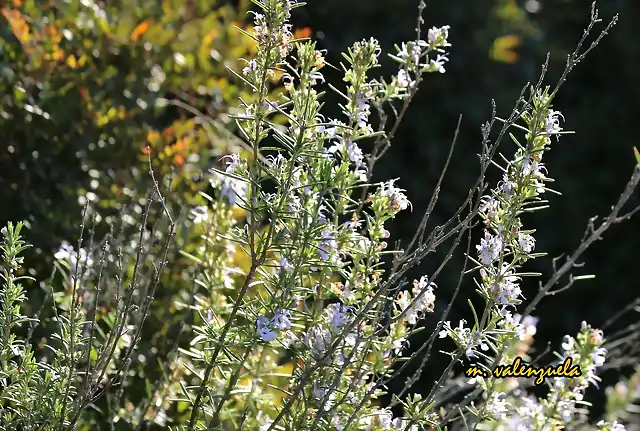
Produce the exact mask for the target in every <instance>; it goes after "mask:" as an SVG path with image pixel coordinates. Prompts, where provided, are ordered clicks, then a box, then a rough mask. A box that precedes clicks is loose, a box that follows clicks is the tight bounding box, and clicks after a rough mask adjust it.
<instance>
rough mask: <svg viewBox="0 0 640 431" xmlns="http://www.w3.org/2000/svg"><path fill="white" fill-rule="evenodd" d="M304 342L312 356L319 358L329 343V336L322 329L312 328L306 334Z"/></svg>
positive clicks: (326, 331) (327, 332)
mask: <svg viewBox="0 0 640 431" xmlns="http://www.w3.org/2000/svg"><path fill="white" fill-rule="evenodd" d="M305 342H306V344H307V346H308V347H309V349H311V353H312V354H313V356H315V357H321V356H323V355H324V352H325V351H326V349H327V347H329V345H330V343H331V334H330V333H329V331H328V330H326V329H324V328H319V327H317V326H314V327H313V328H311V329H310V330H309V332H307V334H306V336H305Z"/></svg>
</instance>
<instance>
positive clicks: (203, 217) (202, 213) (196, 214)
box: [191, 206, 209, 224]
mask: <svg viewBox="0 0 640 431" xmlns="http://www.w3.org/2000/svg"><path fill="white" fill-rule="evenodd" d="M191 214H192V215H193V222H194V223H195V224H200V223H202V222H203V221H207V220H208V219H209V213H208V211H207V207H205V206H197V207H195V208H194V209H192V210H191Z"/></svg>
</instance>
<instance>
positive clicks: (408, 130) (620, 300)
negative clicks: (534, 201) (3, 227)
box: [298, 0, 640, 411]
mask: <svg viewBox="0 0 640 431" xmlns="http://www.w3.org/2000/svg"><path fill="white" fill-rule="evenodd" d="M417 3H418V2H416V1H385V2H372V1H366V0H363V1H357V0H356V1H338V0H326V1H322V2H310V3H309V5H308V6H307V7H306V8H304V9H301V14H299V15H298V17H299V18H298V19H300V20H301V21H302V22H303V23H304V24H306V25H309V26H310V27H311V28H312V29H314V30H315V31H321V32H322V33H323V36H324V37H323V39H322V40H321V42H320V45H321V46H322V47H323V48H326V49H328V51H329V57H328V59H329V61H332V60H333V61H335V62H336V63H337V62H338V61H339V58H338V54H337V53H339V52H340V51H343V50H345V49H346V48H347V46H349V45H350V44H351V43H352V42H353V41H354V40H358V39H362V38H365V37H369V36H372V37H375V38H376V39H378V40H379V41H380V42H381V44H382V47H383V52H394V51H393V45H394V43H399V42H400V41H403V40H411V39H412V38H413V37H414V34H415V31H414V29H415V26H416V9H417ZM536 4H537V6H538V10H537V12H536V13H531V12H528V11H527V7H529V9H534V8H535V5H536ZM532 5H533V6H532ZM510 6H511V9H510ZM513 6H516V7H517V8H518V9H519V11H518V12H515V10H514V9H513ZM597 6H598V10H599V14H600V17H601V18H602V20H603V22H602V23H601V24H600V27H599V28H604V26H605V25H606V24H607V23H608V22H609V20H610V19H611V18H612V17H613V16H614V15H615V14H616V13H618V14H619V21H618V24H617V25H616V26H615V27H614V28H613V30H612V31H611V32H610V34H609V35H608V36H606V37H605V38H604V40H603V41H602V43H601V44H600V45H599V46H598V47H597V48H596V49H595V50H594V51H592V52H591V53H590V54H589V55H588V56H587V58H586V60H584V61H583V62H582V63H581V64H580V65H578V66H577V67H576V68H575V69H574V71H573V72H572V73H571V74H570V75H569V79H568V81H567V82H566V83H565V84H564V86H563V88H562V89H561V90H560V93H559V96H558V97H557V98H556V100H555V109H557V110H560V111H561V112H562V113H563V115H564V116H565V118H566V122H563V124H562V127H564V128H565V129H566V130H572V131H575V134H572V135H565V136H562V137H561V138H560V141H559V143H555V142H554V144H553V148H552V150H551V151H550V152H549V153H547V154H545V157H544V162H545V164H546V166H547V167H548V169H549V176H550V177H552V178H554V179H555V181H556V182H555V183H554V184H552V187H553V188H555V189H556V190H558V191H560V192H561V193H562V195H563V196H556V195H554V194H547V195H546V196H545V198H546V199H548V200H549V201H550V206H551V207H550V208H549V209H546V210H543V211H539V212H536V213H535V214H534V215H527V216H524V218H523V223H525V226H527V228H528V227H531V228H535V229H537V230H538V231H537V232H536V233H535V234H534V236H535V238H536V240H537V242H536V250H537V251H542V252H547V253H549V256H548V258H539V259H537V260H535V261H532V262H529V263H528V264H527V265H526V268H525V269H528V270H531V271H537V272H541V273H542V274H543V276H542V279H543V280H546V279H547V278H548V277H549V276H550V275H551V272H552V271H551V258H552V257H555V256H559V255H561V254H562V253H571V252H572V251H573V250H574V249H575V248H576V247H577V246H578V244H579V242H580V239H581V237H582V235H583V233H584V231H585V228H586V226H587V222H588V219H589V218H590V217H592V216H595V215H599V216H606V215H607V214H608V211H609V209H610V207H611V205H613V204H615V202H616V201H617V199H618V196H619V195H620V193H621V192H622V190H623V189H624V187H625V185H626V183H627V181H628V179H629V176H630V174H631V172H632V170H633V160H634V159H633V155H632V146H633V145H637V143H638V140H637V134H638V120H639V119H640V30H639V29H638V23H639V21H640V2H638V1H602V2H599V3H598V5H597ZM590 8H591V2H590V1H578V0H573V1H572V0H556V1H540V2H511V1H427V8H426V10H425V14H424V18H425V25H424V27H423V28H429V27H431V26H438V27H439V26H442V25H450V26H451V29H450V33H449V36H450V38H449V40H450V43H451V44H452V47H451V48H450V52H451V54H450V61H449V62H448V63H446V65H445V67H446V73H445V74H443V75H439V74H433V75H429V76H427V78H426V81H425V82H424V83H423V85H422V89H421V91H420V92H419V93H418V95H417V97H416V99H415V100H414V102H413V103H412V105H411V107H410V109H409V111H408V113H407V115H406V118H405V120H404V122H403V124H402V125H401V126H400V129H399V131H398V134H397V138H396V139H395V141H394V143H393V145H392V147H391V149H390V150H389V151H388V152H387V154H386V155H385V157H384V158H383V159H382V160H381V161H380V162H379V163H378V164H377V165H376V168H375V175H374V179H377V180H385V179H389V178H397V177H399V178H400V180H399V182H398V184H399V186H400V187H404V188H406V189H407V195H408V196H409V198H410V200H411V202H412V204H413V212H412V213H410V214H407V213H405V214H400V215H399V216H398V217H397V220H396V221H395V223H393V225H392V229H391V232H392V239H394V238H396V239H403V240H405V241H407V240H408V239H410V238H411V236H412V234H413V230H414V228H415V226H417V225H418V223H419V221H420V219H421V216H422V214H423V211H424V209H426V207H427V205H428V201H429V199H430V197H431V193H432V192H433V189H434V187H435V184H436V182H437V179H438V176H439V175H440V172H441V169H442V166H443V165H444V162H445V160H446V156H447V152H448V150H449V146H450V143H451V141H452V137H453V135H454V131H455V128H456V124H457V121H458V117H459V116H460V115H462V124H461V129H460V135H459V138H458V141H457V144H456V149H455V153H454V158H453V160H454V161H453V163H452V165H451V167H450V169H449V172H448V174H447V176H446V179H445V182H444V185H443V187H442V192H441V194H440V196H441V197H440V200H439V204H438V206H437V207H436V208H437V209H436V211H435V213H434V215H433V216H432V220H433V221H432V222H430V223H431V226H432V227H433V226H435V225H437V224H440V223H443V222H444V221H446V220H447V219H448V217H450V216H451V215H452V214H453V213H454V211H455V210H456V209H457V206H458V205H459V204H460V203H461V202H462V201H463V199H464V197H465V196H466V193H467V191H468V190H469V188H470V187H471V185H472V184H473V182H474V180H475V179H476V177H477V173H478V171H479V166H478V165H479V164H478V159H477V157H476V154H478V153H479V152H480V142H481V134H480V125H481V124H482V123H483V122H485V121H488V120H489V119H490V115H491V100H492V99H495V101H496V104H497V108H498V109H497V112H498V116H502V117H503V118H504V117H506V116H508V114H509V113H510V112H511V108H512V106H513V103H514V102H515V100H516V99H517V97H518V95H519V94H520V91H521V89H522V87H523V86H524V84H526V83H527V82H533V83H535V82H536V81H537V79H538V77H539V75H540V72H541V66H542V64H543V62H544V59H545V56H546V54H547V52H550V54H551V58H550V65H549V70H548V73H547V78H546V81H545V82H546V83H547V84H549V85H555V83H556V82H557V78H558V76H559V75H560V74H561V73H562V71H563V70H564V66H565V63H566V56H567V55H568V54H569V53H570V52H572V51H573V50H574V48H575V46H576V44H577V42H578V40H579V38H580V37H581V36H582V32H583V29H584V28H585V27H586V25H587V24H588V22H589V17H590ZM534 10H535V9H534ZM510 11H511V13H509V12H510ZM302 14H304V16H300V15H302ZM355 17H357V18H355ZM597 28H598V27H597ZM597 28H596V29H595V30H594V31H593V33H592V36H591V37H590V38H589V39H588V40H587V42H586V44H585V46H586V47H588V46H589V45H590V43H591V41H592V40H593V39H594V37H595V36H597V35H598V30H597ZM504 35H516V36H518V37H519V38H521V40H522V43H521V45H520V46H518V47H516V48H515V51H516V52H517V54H518V59H517V61H515V62H514V63H512V64H511V63H507V62H500V61H496V60H495V59H493V58H492V56H491V55H490V53H491V49H492V46H493V43H494V41H495V40H496V39H497V38H499V37H501V36H504ZM382 63H383V67H382V68H381V69H380V74H381V75H382V74H383V73H384V74H390V73H393V72H394V69H393V68H394V63H393V62H392V61H390V60H387V61H384V60H383V61H382ZM327 75H329V73H328V72H327ZM334 79H337V77H331V79H330V80H332V81H333V80H334ZM333 82H335V81H333ZM327 105H328V106H330V105H331V104H330V103H328V104H327ZM335 115H338V114H337V113H335ZM329 116H331V115H329ZM499 127H500V124H499V123H498V124H497V128H498V129H499ZM500 148H501V151H502V152H503V154H505V155H506V156H507V157H509V155H510V154H513V151H514V150H515V146H514V144H513V143H511V142H510V141H509V140H508V139H505V140H504V141H503V142H502V144H501V147H500ZM496 171H497V169H494V171H493V174H494V175H493V176H490V178H492V179H493V180H494V182H493V183H490V184H493V185H495V181H496V180H497V177H496V175H495V174H496ZM639 202H640V196H639V193H638V192H635V195H634V196H633V197H632V199H631V202H629V204H628V205H629V207H628V208H632V207H633V206H637V205H638V203H639ZM638 220H639V219H638V217H635V218H634V219H632V220H630V221H629V222H627V223H625V224H623V225H619V226H614V227H613V228H612V229H611V230H610V231H608V232H607V233H606V235H605V236H604V238H603V240H602V241H599V242H596V243H595V244H594V245H593V246H592V248H591V249H590V250H588V251H587V252H586V253H585V254H584V257H583V258H582V259H581V262H584V263H585V267H584V268H577V269H576V270H575V272H574V274H575V275H579V274H595V276H596V278H595V279H594V280H585V281H580V282H576V284H575V285H574V287H573V288H572V289H570V290H568V291H566V292H564V293H561V294H559V295H556V296H553V297H548V298H546V299H545V300H544V301H543V302H542V304H541V306H539V307H538V308H537V310H536V311H535V312H534V313H533V314H534V315H535V316H539V317H541V320H540V323H539V325H538V333H537V335H536V344H535V346H534V348H535V349H536V350H537V351H538V352H539V351H541V350H543V349H544V348H545V347H546V346H547V343H551V347H552V348H553V349H558V348H559V347H560V342H561V340H562V337H563V335H564V334H572V335H574V334H575V333H577V331H578V330H579V328H580V323H581V321H582V320H586V321H587V322H588V323H589V324H591V325H592V326H594V327H599V326H601V325H602V324H603V323H604V322H606V321H607V320H608V319H609V318H610V317H612V316H613V315H614V314H615V313H616V312H618V311H619V310H620V309H621V308H623V307H625V306H627V305H628V304H629V303H630V302H631V301H633V300H634V299H635V298H636V297H637V296H638V293H639V292H640V289H639V287H640V265H638V263H639V262H640V259H639V258H638V250H640V223H639V221H638ZM476 238H477V237H476ZM477 241H478V240H477V239H476V241H475V242H474V245H475V244H477V243H478V242H477ZM472 247H474V246H472ZM445 248H446V247H445ZM463 248H464V247H461V248H460V249H459V250H458V252H457V255H456V258H454V259H453V260H452V261H451V263H450V264H449V266H448V270H445V271H444V273H442V274H441V275H440V276H439V278H438V280H436V283H437V284H438V286H439V288H438V290H437V292H436V294H437V297H438V300H439V302H438V307H437V308H439V309H440V310H443V309H444V308H445V306H446V304H447V300H448V299H449V297H450V295H451V293H450V292H451V290H453V288H454V287H455V285H456V282H457V277H458V274H459V272H458V271H457V270H458V269H459V268H461V265H462V259H461V254H462V252H463V251H464V250H463ZM561 262H562V261H561ZM439 263H440V259H438V256H429V257H428V258H427V260H426V261H425V262H424V263H423V264H422V265H421V266H420V268H419V269H418V270H416V271H413V275H414V276H415V277H418V276H420V275H422V274H427V275H429V274H431V273H433V271H435V269H436V267H437V266H438V265H439ZM536 283H537V282H536V281H533V280H532V279H525V280H524V286H523V293H524V295H525V297H529V298H531V297H533V296H534V295H535V292H536V288H537V284H536ZM562 285H564V283H561V284H560V285H559V286H558V287H560V286H562ZM474 290H475V286H474V284H473V283H472V281H471V279H470V278H467V281H466V282H465V283H464V284H463V288H462V292H461V295H460V297H459V299H461V298H463V297H464V298H465V299H466V298H467V297H468V296H473V295H475V293H473V292H474ZM525 302H526V301H525ZM437 315H438V313H436V317H437ZM637 317H638V315H637V313H636V314H635V315H632V316H627V319H624V318H623V319H621V320H620V321H619V322H618V324H617V325H614V326H612V327H611V328H610V329H609V330H610V331H615V330H617V329H619V328H622V327H623V326H625V325H627V324H629V322H630V321H634V320H637ZM458 318H466V319H467V321H469V319H472V316H471V315H470V313H469V311H468V305H467V304H466V300H459V301H458V307H456V306H454V309H453V313H452V315H450V320H452V321H457V319H458ZM436 320H437V319H436V318H434V319H432V321H430V322H428V323H427V326H428V327H433V325H435V323H436ZM426 332H430V331H426ZM605 337H606V333H605ZM423 341H424V338H420V337H419V336H417V337H416V339H415V340H413V341H412V344H413V347H414V348H417V347H418V346H420V344H421V343H422V342H423ZM435 358H438V359H439V361H442V363H446V361H447V358H446V357H444V355H441V354H437V353H435V354H434V360H436V359H435ZM440 369H441V367H438V366H433V367H429V369H428V370H426V372H425V374H424V377H423V379H422V382H423V383H424V389H423V390H426V391H427V392H428V390H429V389H430V387H431V383H432V382H433V381H434V380H435V379H437V377H439V373H438V371H439V370H440ZM617 377H618V376H617V375H616V373H608V374H607V373H605V374H604V382H603V386H606V385H607V384H612V383H613V382H615V381H616V379H617ZM404 380H405V376H401V377H399V378H398V379H396V381H395V382H394V384H392V391H398V390H400V389H402V388H403V386H404ZM594 392H595V391H594ZM602 392H603V391H600V393H599V394H595V393H594V394H590V395H592V396H594V397H595V398H593V399H594V401H595V402H597V403H598V402H599V401H601V400H602V398H601V396H602ZM598 410H599V409H596V411H598Z"/></svg>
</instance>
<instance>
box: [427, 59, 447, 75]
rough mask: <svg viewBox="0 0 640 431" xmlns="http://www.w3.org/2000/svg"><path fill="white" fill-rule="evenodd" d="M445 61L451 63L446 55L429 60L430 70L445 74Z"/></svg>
mask: <svg viewBox="0 0 640 431" xmlns="http://www.w3.org/2000/svg"><path fill="white" fill-rule="evenodd" d="M445 61H449V59H448V58H447V57H446V56H445V55H438V56H437V57H436V59H435V60H434V59H431V60H429V68H430V69H431V70H434V71H436V72H440V73H445V72H446V70H445V68H444V63H445Z"/></svg>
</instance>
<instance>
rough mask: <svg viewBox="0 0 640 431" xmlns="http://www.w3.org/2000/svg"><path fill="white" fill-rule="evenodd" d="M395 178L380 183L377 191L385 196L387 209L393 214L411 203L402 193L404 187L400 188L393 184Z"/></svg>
mask: <svg viewBox="0 0 640 431" xmlns="http://www.w3.org/2000/svg"><path fill="white" fill-rule="evenodd" d="M395 181H396V180H391V181H387V182H386V183H384V184H382V186H381V187H380V189H379V193H380V195H382V196H385V197H386V198H387V199H388V201H389V210H390V211H391V214H393V215H395V214H397V213H399V212H400V211H402V210H406V209H407V207H408V206H410V205H411V203H410V202H409V200H408V199H407V196H406V195H405V194H404V189H400V188H398V187H396V186H395V185H394V183H395Z"/></svg>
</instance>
